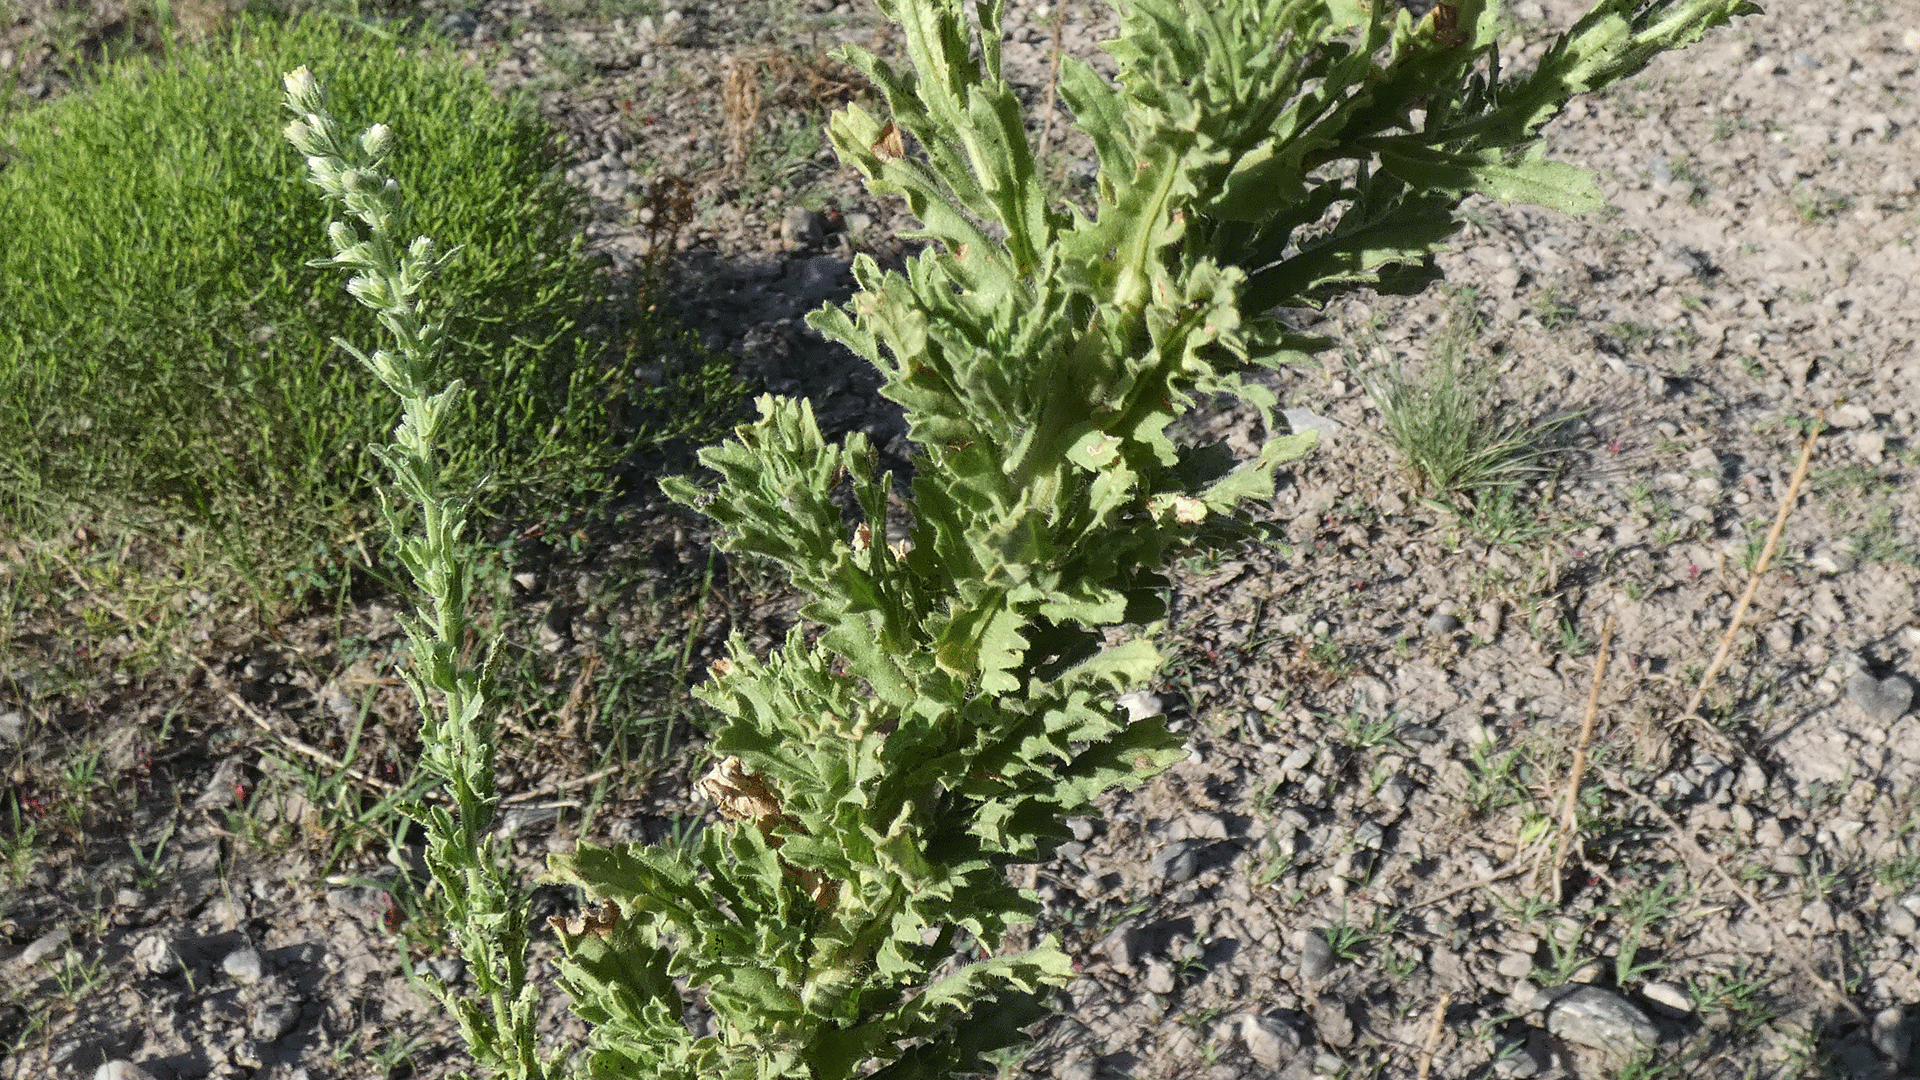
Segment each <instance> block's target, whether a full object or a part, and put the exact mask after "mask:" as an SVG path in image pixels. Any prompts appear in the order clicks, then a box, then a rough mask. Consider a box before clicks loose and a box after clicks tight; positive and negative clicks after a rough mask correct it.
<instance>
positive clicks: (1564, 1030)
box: [1547, 986, 1660, 1053]
mask: <svg viewBox="0 0 1920 1080" xmlns="http://www.w3.org/2000/svg"><path fill="white" fill-rule="evenodd" d="M1547 1030H1548V1031H1551V1032H1552V1033H1554V1034H1555V1035H1558V1036H1560V1037H1561V1038H1563V1039H1565V1040H1567V1041H1568V1042H1571V1043H1579V1044H1580V1045H1581V1046H1591V1047H1593V1048H1594V1049H1596V1050H1602V1051H1609V1052H1622V1053H1637V1052H1639V1051H1640V1050H1643V1049H1646V1048H1647V1047H1651V1046H1653V1045H1654V1044H1655V1043H1657V1042H1659V1041H1660V1029H1659V1028H1656V1027H1654V1026H1653V1021H1651V1020H1649V1019H1647V1014H1646V1013H1643V1012H1641V1011H1640V1010H1639V1009H1638V1008H1636V1007H1635V1006H1634V1005H1633V1004H1632V1003H1631V1002H1629V1001H1627V1000H1626V999H1625V998H1623V997H1621V996H1620V995H1619V994H1616V993H1614V992H1613V991H1611V990H1603V989H1601V988H1600V987H1598V986H1582V987H1580V988H1579V989H1577V990H1574V991H1573V992H1571V993H1569V994H1567V995H1565V996H1564V997H1561V998H1560V999H1559V1000H1557V1001H1555V1002H1554V1003H1553V1007H1552V1008H1550V1009H1548V1010H1547Z"/></svg>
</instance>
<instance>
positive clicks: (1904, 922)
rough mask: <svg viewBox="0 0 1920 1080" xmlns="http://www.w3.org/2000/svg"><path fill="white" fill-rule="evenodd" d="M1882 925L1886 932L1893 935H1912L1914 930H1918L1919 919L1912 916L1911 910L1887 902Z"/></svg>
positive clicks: (1919, 928)
mask: <svg viewBox="0 0 1920 1080" xmlns="http://www.w3.org/2000/svg"><path fill="white" fill-rule="evenodd" d="M1882 925H1884V926H1885V927H1886V930H1887V933H1889V934H1892V935H1894V936H1895V937H1912V936H1913V934H1914V932H1915V931H1916V930H1920V919H1916V918H1914V915H1913V912H1911V911H1908V910H1907V909H1906V908H1904V907H1902V906H1901V905H1899V904H1888V905H1887V914H1886V916H1885V918H1884V919H1883V922H1882Z"/></svg>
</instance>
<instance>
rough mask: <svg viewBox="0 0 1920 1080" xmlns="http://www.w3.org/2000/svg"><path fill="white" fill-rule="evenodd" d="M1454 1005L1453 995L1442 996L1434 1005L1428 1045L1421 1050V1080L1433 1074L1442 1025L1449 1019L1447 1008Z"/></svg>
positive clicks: (1428, 1030) (1428, 1032)
mask: <svg viewBox="0 0 1920 1080" xmlns="http://www.w3.org/2000/svg"><path fill="white" fill-rule="evenodd" d="M1452 1003H1453V995H1452V994H1441V995H1440V1000H1439V1001H1436V1002H1434V1003H1433V1020H1432V1022H1430V1023H1429V1024H1428V1025H1427V1044H1426V1045H1425V1046H1423V1047H1421V1048H1420V1080H1427V1077H1429V1076H1431V1075H1432V1074H1433V1053H1434V1051H1436V1050H1438V1049H1440V1035H1441V1032H1442V1030H1443V1028H1442V1024H1443V1023H1444V1022H1445V1020H1446V1018H1447V1006H1448V1005H1451V1004H1452Z"/></svg>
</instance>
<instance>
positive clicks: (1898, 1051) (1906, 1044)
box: [1873, 1005, 1913, 1065]
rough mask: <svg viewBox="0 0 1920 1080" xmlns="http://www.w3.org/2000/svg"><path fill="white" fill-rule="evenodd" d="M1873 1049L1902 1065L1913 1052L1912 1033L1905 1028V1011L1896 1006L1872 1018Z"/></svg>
mask: <svg viewBox="0 0 1920 1080" xmlns="http://www.w3.org/2000/svg"><path fill="white" fill-rule="evenodd" d="M1873 1048H1874V1049H1875V1050H1878V1051H1880V1052H1881V1053H1882V1054H1885V1055H1886V1056H1887V1057H1888V1058H1890V1059H1892V1060H1893V1061H1895V1062H1898V1063H1900V1064H1902V1065H1904V1064H1906V1062H1907V1056H1908V1055H1909V1054H1910V1053H1911V1052H1912V1051H1913V1032H1912V1031H1911V1030H1909V1029H1908V1027H1907V1011H1906V1010H1905V1009H1902V1008H1901V1007H1900V1006H1898V1005H1894V1006H1891V1007H1889V1008H1885V1009H1882V1010H1880V1011H1879V1012H1878V1013H1875V1014H1874V1017H1873Z"/></svg>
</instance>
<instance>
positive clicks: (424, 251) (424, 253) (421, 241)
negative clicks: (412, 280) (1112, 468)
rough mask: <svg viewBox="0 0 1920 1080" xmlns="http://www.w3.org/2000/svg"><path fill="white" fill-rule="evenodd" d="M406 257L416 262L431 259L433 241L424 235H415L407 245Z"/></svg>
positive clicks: (429, 260)
mask: <svg viewBox="0 0 1920 1080" xmlns="http://www.w3.org/2000/svg"><path fill="white" fill-rule="evenodd" d="M407 258H408V259H410V260H412V261H413V262H417V263H425V262H432V261H433V241H431V240H429V239H427V238H426V237H424V236H416V237H414V238H413V243H412V244H410V245H408V247H407Z"/></svg>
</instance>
